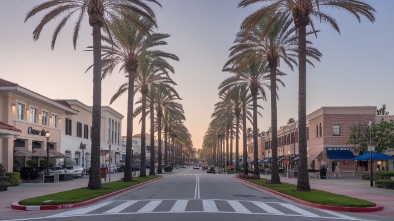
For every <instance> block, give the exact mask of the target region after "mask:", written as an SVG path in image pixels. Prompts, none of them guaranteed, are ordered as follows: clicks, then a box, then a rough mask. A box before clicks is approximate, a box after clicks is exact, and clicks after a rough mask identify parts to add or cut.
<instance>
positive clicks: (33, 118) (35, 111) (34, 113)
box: [29, 106, 38, 124]
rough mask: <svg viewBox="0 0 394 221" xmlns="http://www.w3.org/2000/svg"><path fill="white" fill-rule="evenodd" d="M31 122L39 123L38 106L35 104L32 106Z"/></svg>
mask: <svg viewBox="0 0 394 221" xmlns="http://www.w3.org/2000/svg"><path fill="white" fill-rule="evenodd" d="M29 110H30V113H29V114H30V116H29V118H30V123H33V124H37V123H38V108H37V107H35V106H30V108H29Z"/></svg>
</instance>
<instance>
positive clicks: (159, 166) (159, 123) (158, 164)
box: [157, 107, 163, 174]
mask: <svg viewBox="0 0 394 221" xmlns="http://www.w3.org/2000/svg"><path fill="white" fill-rule="evenodd" d="M161 119H162V113H161V109H160V107H159V109H158V110H157V139H158V142H159V143H158V145H159V150H158V153H157V155H158V156H159V158H158V160H157V173H158V174H162V173H163V169H162V167H161V164H162V152H161Z"/></svg>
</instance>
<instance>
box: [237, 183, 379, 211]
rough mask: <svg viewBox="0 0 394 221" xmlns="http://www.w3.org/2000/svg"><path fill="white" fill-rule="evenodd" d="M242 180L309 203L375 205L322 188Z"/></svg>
mask: <svg viewBox="0 0 394 221" xmlns="http://www.w3.org/2000/svg"><path fill="white" fill-rule="evenodd" d="M244 180H246V181H248V182H251V183H254V184H257V185H260V186H263V187H266V188H268V189H271V190H275V191H277V192H280V193H283V194H286V195H288V196H292V197H294V198H297V199H300V200H304V201H307V202H310V203H316V204H321V205H329V206H341V207H371V206H376V204H375V203H373V202H369V201H367V200H362V199H357V198H353V197H349V196H344V195H339V194H335V193H330V192H326V191H322V190H315V189H312V190H311V191H310V192H304V191H297V185H294V184H289V183H283V182H282V183H281V184H269V183H267V180H266V179H257V180H253V179H244Z"/></svg>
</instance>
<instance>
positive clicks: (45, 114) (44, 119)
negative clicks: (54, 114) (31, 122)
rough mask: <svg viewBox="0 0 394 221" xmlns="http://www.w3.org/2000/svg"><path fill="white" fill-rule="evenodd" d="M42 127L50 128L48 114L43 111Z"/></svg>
mask: <svg viewBox="0 0 394 221" xmlns="http://www.w3.org/2000/svg"><path fill="white" fill-rule="evenodd" d="M41 124H42V125H45V126H48V112H47V111H42V122H41Z"/></svg>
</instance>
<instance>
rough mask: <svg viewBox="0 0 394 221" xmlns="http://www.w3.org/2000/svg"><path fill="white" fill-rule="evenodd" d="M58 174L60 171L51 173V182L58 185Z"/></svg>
mask: <svg viewBox="0 0 394 221" xmlns="http://www.w3.org/2000/svg"><path fill="white" fill-rule="evenodd" d="M59 174H60V171H54V172H53V182H54V183H58V182H59Z"/></svg>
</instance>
